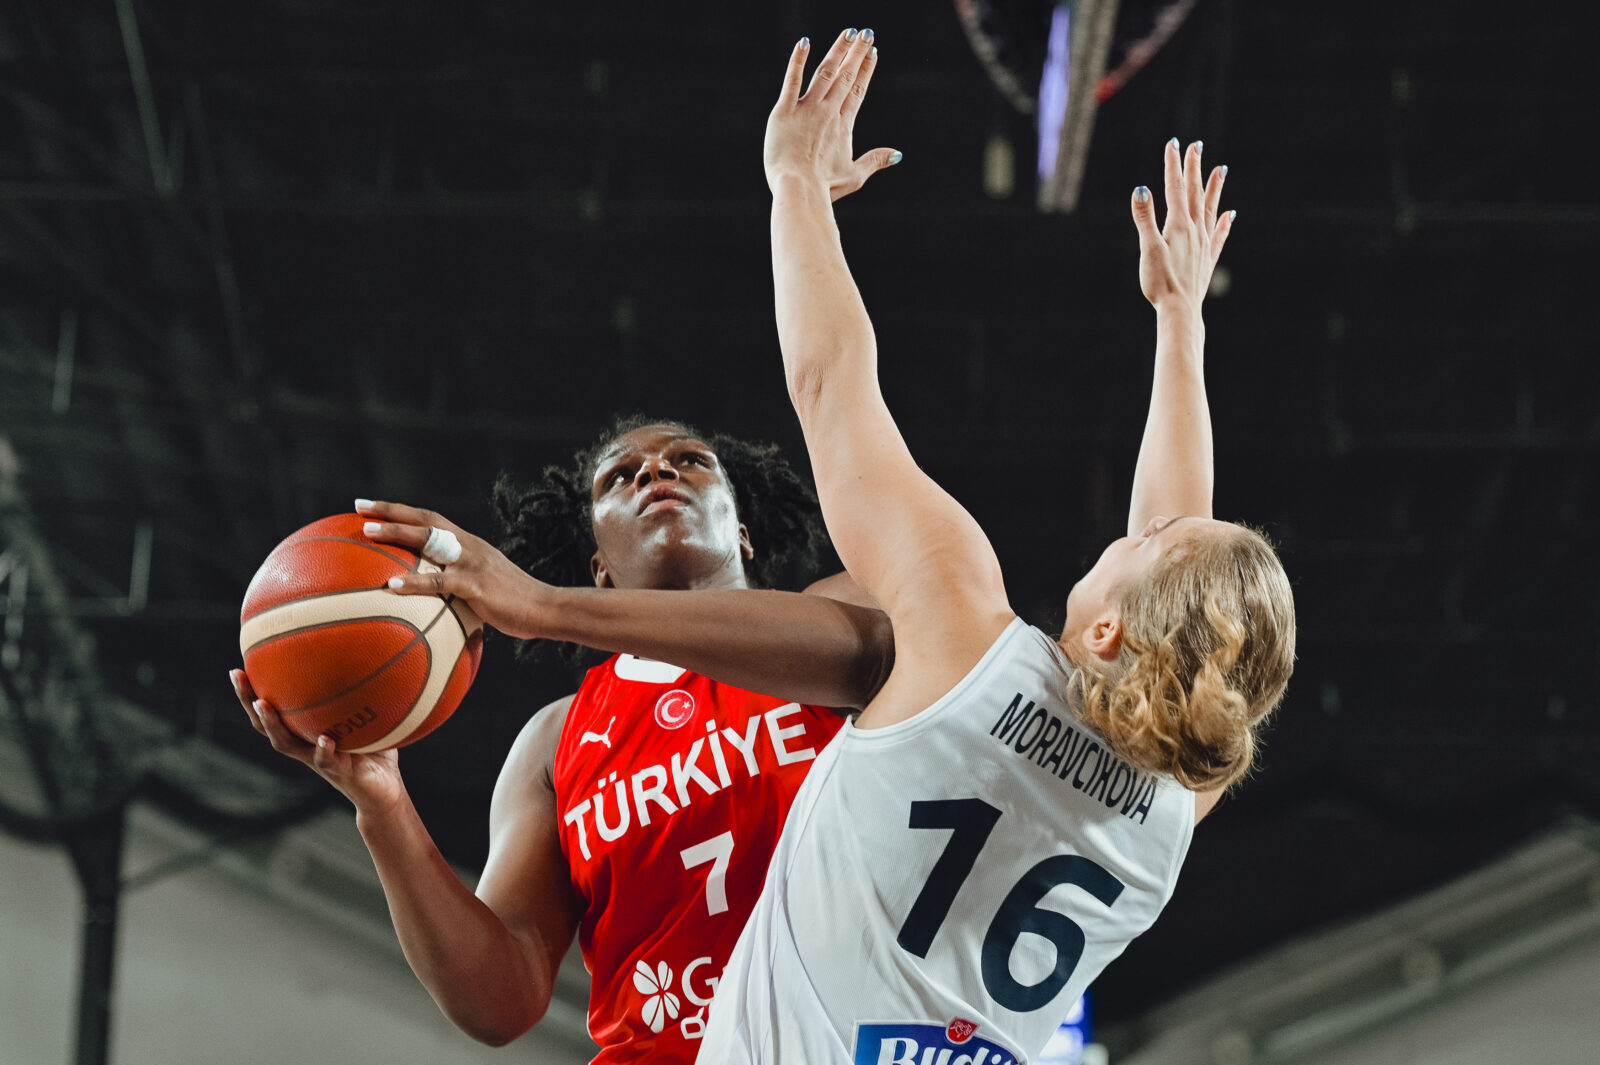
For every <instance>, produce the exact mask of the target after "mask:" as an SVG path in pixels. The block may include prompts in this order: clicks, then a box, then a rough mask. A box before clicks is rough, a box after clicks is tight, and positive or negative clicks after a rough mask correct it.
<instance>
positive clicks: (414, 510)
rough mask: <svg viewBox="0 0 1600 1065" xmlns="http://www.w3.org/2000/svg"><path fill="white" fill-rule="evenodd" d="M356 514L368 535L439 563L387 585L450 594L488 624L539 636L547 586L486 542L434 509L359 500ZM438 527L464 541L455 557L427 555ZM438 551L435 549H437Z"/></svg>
mask: <svg viewBox="0 0 1600 1065" xmlns="http://www.w3.org/2000/svg"><path fill="white" fill-rule="evenodd" d="M356 512H357V513H358V514H360V515H361V516H362V517H364V518H366V519H367V524H366V526H365V528H364V529H363V532H364V533H365V534H366V536H367V537H368V539H371V540H375V541H377V542H379V543H386V544H399V545H400V546H401V547H408V548H410V549H411V550H413V551H416V552H418V553H419V554H421V555H422V556H423V557H424V558H427V559H428V561H430V562H432V563H434V564H435V565H439V566H441V568H440V569H438V570H436V571H434V572H430V573H413V574H411V575H409V576H407V577H396V578H394V579H393V580H391V581H390V582H389V587H390V589H392V590H393V591H395V592H398V593H399V594H401V595H450V596H455V597H456V598H458V599H461V600H464V601H465V602H466V604H467V605H468V606H470V607H471V608H472V610H473V612H474V613H476V614H477V615H478V617H479V618H481V619H482V620H483V622H484V624H486V625H492V626H494V627H495V628H497V629H499V630H500V631H501V632H503V633H505V634H506V635H507V636H512V637H515V638H517V639H523V640H526V639H535V638H537V637H539V636H540V635H541V634H540V633H539V631H538V624H537V619H538V618H539V616H540V605H541V595H542V593H543V592H544V591H546V590H548V588H549V585H547V584H545V583H543V582H542V581H538V580H535V579H534V578H533V577H531V576H529V575H528V574H527V573H526V572H525V571H523V570H522V568H521V567H519V566H518V565H516V563H514V562H512V561H511V560H510V559H509V558H507V557H506V556H505V555H503V554H501V553H500V550H499V549H498V548H496V547H495V546H494V545H493V544H491V543H489V542H488V541H487V540H485V539H483V538H482V537H479V536H474V535H472V534H471V533H469V532H467V531H466V530H465V529H463V528H461V526H459V525H457V524H456V523H455V522H453V521H451V520H449V519H448V518H446V517H444V516H443V515H440V514H436V513H434V512H433V511H431V510H422V509H420V508H418V507H408V506H406V505H405V504H403V503H385V502H381V501H374V500H370V499H358V500H356ZM435 529H439V530H442V531H444V532H448V533H450V534H451V535H453V536H454V537H455V539H456V541H457V542H458V543H459V544H460V549H461V553H460V556H459V557H457V558H455V559H454V560H447V559H445V558H440V557H429V554H430V552H429V551H427V550H425V548H426V547H427V545H428V537H429V535H430V534H432V532H433V530H435ZM436 550H437V549H436Z"/></svg>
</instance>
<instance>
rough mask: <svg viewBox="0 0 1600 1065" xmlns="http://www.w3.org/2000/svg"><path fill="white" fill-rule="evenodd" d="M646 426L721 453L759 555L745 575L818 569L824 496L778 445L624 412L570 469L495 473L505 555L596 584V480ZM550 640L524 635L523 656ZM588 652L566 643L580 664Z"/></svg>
mask: <svg viewBox="0 0 1600 1065" xmlns="http://www.w3.org/2000/svg"><path fill="white" fill-rule="evenodd" d="M647 425H664V426H667V427H669V428H671V429H674V430H676V431H677V432H680V433H683V434H684V435H686V436H693V437H696V438H698V439H701V440H704V441H705V442H706V443H707V444H709V445H711V450H712V451H714V452H716V455H717V460H718V461H719V462H720V463H721V464H722V468H723V470H724V471H726V473H727V475H728V483H729V486H730V487H731V488H732V489H733V500H734V507H735V510H736V512H737V514H738V518H739V521H740V522H741V523H742V524H743V525H744V527H745V528H746V529H748V530H749V532H750V543H751V546H752V547H754V548H755V557H754V558H753V559H751V560H749V561H747V562H746V563H745V566H744V569H745V579H746V580H747V581H748V582H749V583H750V584H751V585H752V586H753V587H757V588H767V587H774V586H776V585H777V584H778V583H779V582H780V581H781V580H782V578H783V577H784V576H785V575H790V576H795V575H805V574H810V573H813V572H814V571H815V569H816V566H817V561H818V557H819V555H820V553H821V551H822V549H823V548H824V547H825V546H826V545H827V542H828V536H827V533H826V532H825V531H824V529H823V526H822V511H821V508H820V507H819V506H818V505H817V495H816V492H815V491H813V490H812V488H811V486H810V485H809V484H808V483H806V480H805V478H803V477H801V476H800V474H799V473H798V472H796V471H795V468H794V467H793V466H791V465H789V461H788V460H787V459H786V458H784V457H783V453H782V452H781V451H779V450H778V446H777V445H776V444H765V443H753V442H750V441H746V440H740V439H739V438H738V437H733V436H727V435H725V434H723V433H713V434H710V435H709V436H708V435H707V434H705V433H702V432H700V431H699V430H697V429H696V428H694V427H693V426H692V425H688V424H686V423H684V422H680V421H676V420H674V419H670V418H651V417H647V416H645V415H643V414H630V415H626V416H624V417H620V418H618V419H617V420H616V421H615V422H613V423H612V424H611V426H610V427H609V428H607V429H606V431H605V432H604V433H602V434H601V435H600V436H599V437H597V438H596V439H595V440H594V441H593V442H592V443H590V444H589V445H588V446H587V447H584V448H582V449H580V450H579V451H578V452H577V453H576V454H574V455H573V456H572V463H571V465H569V466H566V467H561V466H546V467H545V468H544V471H543V473H542V474H541V475H540V477H539V479H538V480H536V481H534V482H533V483H532V484H524V483H520V482H518V481H517V480H516V479H515V478H513V477H512V476H511V475H509V474H507V473H501V474H500V476H499V477H498V478H497V479H496V481H495V484H494V490H493V502H494V509H495V514H496V515H497V517H498V518H499V521H500V529H501V532H500V542H499V545H498V546H499V548H500V551H501V552H502V553H503V554H504V555H505V556H506V557H507V558H509V559H510V560H511V561H513V562H515V563H516V564H517V565H519V566H521V567H522V568H523V569H524V570H527V571H528V573H530V574H532V575H533V576H534V577H536V578H538V579H539V580H541V581H544V582H545V583H547V584H555V585H561V586H565V587H573V586H583V585H588V584H590V583H591V582H592V577H591V575H590V572H589V559H590V558H591V557H592V556H593V555H594V552H595V540H594V521H593V519H594V503H593V499H592V497H591V491H590V486H591V484H592V482H593V480H594V473H595V467H596V466H597V465H598V463H599V460H600V456H601V454H602V453H604V452H605V451H606V449H607V448H609V447H610V446H611V445H612V444H613V443H615V442H616V440H617V438H619V437H621V436H623V435H624V434H627V433H631V432H633V431H634V430H635V429H640V428H643V427H644V426H647ZM549 642H550V641H548V640H521V641H518V644H517V657H518V658H524V659H526V658H529V657H534V656H537V655H538V653H539V652H540V650H541V649H542V648H544V647H546V646H548V644H549ZM580 654H581V649H579V648H577V647H574V646H573V645H570V644H569V645H564V646H563V655H564V657H566V658H567V659H568V661H570V662H575V661H576V660H577V658H578V657H579V656H580Z"/></svg>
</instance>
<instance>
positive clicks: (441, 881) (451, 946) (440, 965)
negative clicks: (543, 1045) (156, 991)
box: [356, 798, 555, 1045]
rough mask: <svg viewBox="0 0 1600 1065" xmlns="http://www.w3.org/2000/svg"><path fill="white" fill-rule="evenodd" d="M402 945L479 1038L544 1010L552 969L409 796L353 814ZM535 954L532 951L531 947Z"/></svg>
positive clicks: (524, 1024)
mask: <svg viewBox="0 0 1600 1065" xmlns="http://www.w3.org/2000/svg"><path fill="white" fill-rule="evenodd" d="M356 824H357V826H358V827H359V828H360V830H361V835H362V838H363V839H364V840H365V841H366V844H367V849H368V850H369V851H371V853H372V860H373V863H374V864H375V865H376V866H377V869H378V879H379V880H380V881H381V882H382V884H383V891H384V895H385V896H386V897H387V899H388V902H389V913H390V916H391V917H392V918H393V920H394V927H395V932H396V934H397V935H398V936H399V939H400V946H401V949H402V950H403V951H404V952H405V956H406V961H407V962H409V963H410V965H411V968H412V970H413V971H414V972H415V973H416V974H417V978H418V979H419V980H421V981H422V984H423V986H424V987H426V988H427V989H428V993H429V994H430V995H432V996H433V999H434V1001H435V1002H437V1003H438V1004H439V1008H440V1009H441V1010H442V1011H443V1012H444V1014H445V1015H446V1016H447V1017H449V1018H450V1020H451V1021H452V1022H454V1023H455V1024H456V1026H457V1027H459V1028H461V1030H462V1031H464V1032H466V1033H467V1034H468V1035H470V1036H472V1037H473V1038H474V1039H478V1040H480V1041H482V1042H485V1043H491V1044H494V1045H501V1044H504V1043H507V1042H510V1041H511V1040H512V1039H515V1038H516V1037H517V1036H519V1035H521V1034H522V1033H523V1032H525V1031H527V1030H528V1029H529V1028H530V1027H532V1026H533V1024H534V1023H535V1022H536V1021H538V1020H539V1018H540V1017H542V1016H543V1015H544V1011H545V1009H546V1008H547V1007H548V1006H549V1004H550V994H551V989H552V986H553V982H554V976H555V974H554V973H553V972H551V971H547V970H548V969H549V968H550V967H549V966H548V965H535V964H534V963H533V962H532V961H530V957H529V952H528V951H525V950H524V949H523V947H522V946H521V945H519V944H518V942H517V940H516V938H515V937H514V936H513V935H512V934H511V932H510V931H509V930H508V929H507V928H506V926H505V924H504V923H503V922H502V921H501V920H500V918H499V917H498V916H496V915H495V913H494V911H492V910H490V909H489V907H488V906H487V905H485V904H484V903H483V901H482V900H481V899H479V898H477V897H476V896H475V895H473V893H472V892H471V891H469V890H468V889H467V887H466V885H464V884H463V883H462V882H461V881H460V879H459V878H458V877H457V876H456V874H455V871H454V870H453V869H451V868H450V865H449V863H447V862H446V861H445V860H444V856H443V855H442V854H440V853H439V848H438V847H437V846H436V845H435V844H434V842H433V839H432V837H431V836H429V834H428V830H427V828H426V827H424V825H423V824H422V820H421V818H419V817H418V816H417V812H416V809H415V807H413V806H412V804H411V801H410V799H409V798H407V799H405V800H404V801H402V802H401V803H400V804H399V805H398V806H397V807H396V808H395V809H394V810H391V811H389V812H386V813H384V814H381V815H367V814H358V815H357V818H356ZM534 953H537V952H534Z"/></svg>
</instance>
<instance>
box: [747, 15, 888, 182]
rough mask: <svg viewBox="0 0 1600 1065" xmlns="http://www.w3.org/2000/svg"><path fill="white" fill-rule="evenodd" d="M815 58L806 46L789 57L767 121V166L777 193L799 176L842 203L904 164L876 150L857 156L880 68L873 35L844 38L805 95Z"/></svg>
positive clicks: (824, 60)
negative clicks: (855, 145) (860, 121)
mask: <svg viewBox="0 0 1600 1065" xmlns="http://www.w3.org/2000/svg"><path fill="white" fill-rule="evenodd" d="M810 53H811V49H810V46H809V44H808V43H807V42H806V41H805V40H801V41H800V43H798V44H796V45H795V47H794V52H793V53H791V54H790V56H789V69H788V70H787V71H786V72H785V73H784V77H783V89H782V91H781V92H779V93H778V102H777V104H776V106H774V107H773V109H772V114H771V115H769V116H768V118H767V136H766V142H765V144H764V145H763V147H762V162H763V163H764V165H765V166H766V171H767V185H768V187H769V188H771V189H772V190H773V191H777V187H778V182H779V180H780V179H782V178H784V177H787V176H798V177H800V178H802V179H803V180H807V181H819V182H821V183H822V184H825V185H827V187H828V196H829V198H830V199H832V200H838V199H840V198H842V197H844V196H848V195H850V193H852V192H854V191H856V190H857V189H859V188H860V187H861V186H862V185H864V184H865V183H866V181H867V179H868V178H870V177H871V176H872V175H873V174H876V173H877V172H878V171H880V170H882V169H884V168H885V167H889V166H893V165H894V164H895V163H898V162H899V161H900V153H899V152H897V151H895V150H894V149H892V148H874V149H873V150H872V151H870V152H867V153H866V154H865V155H863V156H861V157H860V158H859V159H857V158H854V157H853V156H852V154H851V153H852V150H853V149H852V147H851V141H852V137H853V135H854V131H855V125H856V114H857V113H858V112H859V111H860V110H861V102H862V101H863V100H865V99H866V96H867V86H868V85H869V84H870V83H871V82H872V72H873V71H874V70H875V69H877V66H878V49H877V47H876V46H875V43H874V35H873V32H872V31H871V30H861V31H859V32H858V31H856V30H846V31H845V32H843V33H841V34H839V36H838V38H837V39H835V40H834V42H833V47H832V48H830V49H829V50H828V54H827V55H825V56H823V57H822V62H821V63H820V64H819V65H818V66H817V71H816V73H815V74H813V75H812V76H811V85H810V87H809V88H807V89H806V91H805V93H804V94H803V95H802V94H801V92H800V85H801V82H802V80H803V79H804V75H805V69H806V58H807V56H809V55H810Z"/></svg>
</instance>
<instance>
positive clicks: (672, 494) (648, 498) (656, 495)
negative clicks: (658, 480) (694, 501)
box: [639, 484, 689, 514]
mask: <svg viewBox="0 0 1600 1065" xmlns="http://www.w3.org/2000/svg"><path fill="white" fill-rule="evenodd" d="M667 500H672V501H674V502H678V503H687V502H689V497H688V496H686V495H684V494H683V493H682V492H680V491H678V490H677V489H676V488H674V487H672V486H671V485H667V484H661V485H656V486H655V487H654V488H652V489H650V490H649V491H648V492H646V493H645V494H644V498H643V499H641V500H640V501H639V513H640V514H643V513H644V512H645V511H647V510H649V509H650V507H651V506H652V505H654V504H656V503H661V502H665V501H667Z"/></svg>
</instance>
